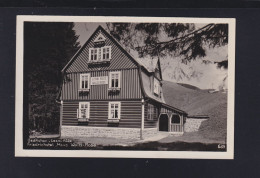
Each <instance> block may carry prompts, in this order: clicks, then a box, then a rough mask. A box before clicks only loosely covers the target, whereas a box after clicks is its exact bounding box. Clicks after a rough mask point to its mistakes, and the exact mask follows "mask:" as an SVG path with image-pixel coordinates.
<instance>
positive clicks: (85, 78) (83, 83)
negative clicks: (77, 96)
mask: <svg viewBox="0 0 260 178" xmlns="http://www.w3.org/2000/svg"><path fill="white" fill-rule="evenodd" d="M89 82H90V74H80V86H79V88H80V89H81V90H88V89H89Z"/></svg>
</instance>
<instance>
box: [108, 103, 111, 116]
mask: <svg viewBox="0 0 260 178" xmlns="http://www.w3.org/2000/svg"><path fill="white" fill-rule="evenodd" d="M108 118H109V119H110V118H111V103H109V104H108Z"/></svg>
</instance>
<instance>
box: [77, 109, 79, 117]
mask: <svg viewBox="0 0 260 178" xmlns="http://www.w3.org/2000/svg"><path fill="white" fill-rule="evenodd" d="M77 118H79V109H77Z"/></svg>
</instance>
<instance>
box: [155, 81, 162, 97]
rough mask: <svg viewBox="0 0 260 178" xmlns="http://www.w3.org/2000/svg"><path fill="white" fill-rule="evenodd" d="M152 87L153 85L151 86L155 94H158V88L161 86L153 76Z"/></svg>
mask: <svg viewBox="0 0 260 178" xmlns="http://www.w3.org/2000/svg"><path fill="white" fill-rule="evenodd" d="M153 87H154V88H153V91H154V93H155V94H157V95H160V88H161V86H160V82H159V80H157V79H156V78H154V84H153Z"/></svg>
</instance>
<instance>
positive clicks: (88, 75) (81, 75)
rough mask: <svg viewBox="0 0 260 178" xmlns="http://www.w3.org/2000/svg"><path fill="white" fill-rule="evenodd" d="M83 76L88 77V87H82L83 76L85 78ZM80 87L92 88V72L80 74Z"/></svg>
mask: <svg viewBox="0 0 260 178" xmlns="http://www.w3.org/2000/svg"><path fill="white" fill-rule="evenodd" d="M83 76H87V77H88V87H87V88H82V78H83ZM79 88H80V90H89V89H90V74H89V73H83V74H80V80H79Z"/></svg>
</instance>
